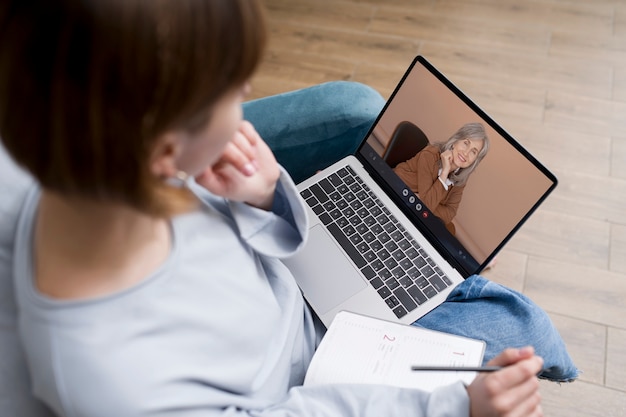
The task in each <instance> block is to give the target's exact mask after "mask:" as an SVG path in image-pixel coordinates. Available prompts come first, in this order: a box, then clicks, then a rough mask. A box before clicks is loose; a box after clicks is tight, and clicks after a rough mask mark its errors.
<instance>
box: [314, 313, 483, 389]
mask: <svg viewBox="0 0 626 417" xmlns="http://www.w3.org/2000/svg"><path fill="white" fill-rule="evenodd" d="M484 351H485V342H483V341H481V340H475V339H468V338H465V337H460V336H455V335H450V334H447V333H441V332H437V331H432V330H426V329H422V328H419V327H415V326H407V325H403V324H398V323H392V322H388V321H384V320H379V319H374V318H371V317H366V316H362V315H359V314H355V313H350V312H345V311H344V312H340V313H339V314H337V316H336V317H335V318H334V320H333V322H332V323H331V325H330V327H329V328H328V331H327V333H326V335H325V336H324V338H323V339H322V342H321V344H320V346H319V347H318V349H317V352H316V353H315V355H314V357H313V360H312V362H311V365H310V366H309V369H308V371H307V375H306V378H305V381H304V384H305V385H315V384H329V383H369V384H386V385H396V386H401V387H410V388H418V389H422V390H426V391H432V390H433V389H435V388H437V387H439V386H442V385H447V384H451V383H453V382H455V381H458V380H463V381H464V382H466V383H470V382H471V381H472V380H473V379H474V377H475V376H476V373H474V372H430V371H412V370H411V366H413V365H432V366H434V365H437V366H479V365H481V364H482V359H483V354H484Z"/></svg>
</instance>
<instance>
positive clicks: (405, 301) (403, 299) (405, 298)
mask: <svg viewBox="0 0 626 417" xmlns="http://www.w3.org/2000/svg"><path fill="white" fill-rule="evenodd" d="M393 295H395V296H396V297H397V298H398V300H400V304H402V305H403V306H404V308H406V309H407V311H413V310H415V308H416V307H417V304H416V303H415V301H414V300H413V298H412V297H411V296H410V295H409V293H407V292H406V291H405V290H404V288H402V287H398V288H396V289H395V290H393Z"/></svg>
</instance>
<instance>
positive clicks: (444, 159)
mask: <svg viewBox="0 0 626 417" xmlns="http://www.w3.org/2000/svg"><path fill="white" fill-rule="evenodd" d="M453 157H454V156H453V155H452V150H450V149H448V150H447V151H443V152H441V174H440V177H441V179H442V180H444V181H445V180H447V179H448V175H450V170H451V169H452V158H453Z"/></svg>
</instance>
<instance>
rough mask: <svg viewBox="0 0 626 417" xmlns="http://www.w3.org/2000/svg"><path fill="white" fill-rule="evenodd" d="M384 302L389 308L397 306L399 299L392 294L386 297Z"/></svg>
mask: <svg viewBox="0 0 626 417" xmlns="http://www.w3.org/2000/svg"><path fill="white" fill-rule="evenodd" d="M385 302H386V303H387V305H388V306H389V308H394V307H397V306H398V305H399V304H400V301H398V299H397V298H396V297H394V296H393V295H392V296H391V297H388V298H387V299H386V300H385Z"/></svg>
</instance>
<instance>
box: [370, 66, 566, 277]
mask: <svg viewBox="0 0 626 417" xmlns="http://www.w3.org/2000/svg"><path fill="white" fill-rule="evenodd" d="M476 123H478V124H480V125H481V126H482V128H483V129H484V132H485V134H486V136H487V140H488V142H489V146H488V150H487V153H486V154H485V156H484V158H483V159H482V160H480V162H479V163H478V165H477V166H476V167H475V169H474V170H472V171H471V173H470V174H469V176H468V177H467V180H466V183H465V186H464V187H462V188H463V189H462V192H461V193H459V189H460V188H461V187H459V188H458V189H457V190H455V193H456V194H455V197H454V200H456V203H454V204H452V203H450V204H449V205H446V204H445V202H444V203H441V204H439V206H438V207H428V206H426V204H425V203H424V201H422V199H420V190H414V189H411V187H409V186H408V185H407V183H405V182H404V181H402V180H401V179H400V177H399V176H398V175H397V174H396V171H398V170H399V169H400V167H399V166H398V165H400V164H402V163H403V162H405V161H409V160H411V159H412V158H415V157H416V155H417V153H419V152H425V151H426V148H430V152H431V153H432V152H439V151H438V148H436V147H434V146H437V145H438V144H439V143H445V142H447V141H448V140H449V139H450V138H451V137H452V136H453V135H454V134H455V133H457V131H459V129H461V127H463V126H466V125H467V124H474V125H473V126H474V127H476V125H475V124H476ZM464 131H465V130H461V131H460V132H464ZM460 140H461V142H454V143H455V146H456V147H457V150H458V149H461V147H462V146H463V144H462V141H463V138H462V136H460ZM407 142H409V143H407ZM411 142H415V143H411ZM466 143H467V142H466ZM474 143H476V142H474ZM359 153H360V155H361V157H363V158H364V159H365V160H366V161H367V163H368V164H369V165H370V166H371V168H373V170H374V171H376V172H378V174H379V175H380V176H381V177H382V178H383V179H384V180H385V182H387V183H388V184H389V185H390V187H391V188H392V189H393V191H394V193H396V194H397V200H401V201H402V202H403V203H404V204H405V205H406V208H407V209H408V211H409V212H410V213H412V214H414V216H412V217H415V218H417V219H419V220H418V221H419V225H418V226H419V228H421V229H422V230H423V228H426V229H427V231H428V232H429V233H428V234H430V235H431V236H436V239H437V240H438V242H439V244H440V245H441V247H443V248H445V249H446V250H447V251H448V253H449V254H450V255H452V256H453V257H454V258H455V260H456V263H457V265H456V266H457V267H461V268H462V269H463V270H464V271H465V272H466V273H468V274H471V273H477V272H480V270H482V269H483V268H484V267H485V266H486V264H487V263H488V261H489V260H491V258H492V257H493V256H494V255H495V253H496V252H497V251H498V250H500V249H501V248H502V246H503V245H504V243H505V242H506V241H507V240H508V239H509V238H510V237H511V236H512V234H513V233H514V232H515V231H516V230H517V229H518V228H519V227H520V226H521V225H522V223H523V222H524V221H525V220H526V219H527V218H528V216H529V215H530V213H531V212H532V211H534V210H535V209H536V208H537V206H538V205H539V203H540V202H541V201H543V199H545V198H546V197H547V195H548V194H549V193H550V192H551V191H552V190H553V189H554V187H555V186H556V178H555V177H554V175H552V174H551V173H550V172H549V171H548V170H547V169H546V168H545V167H544V166H543V165H541V164H540V163H539V162H538V161H536V160H535V159H534V158H533V157H532V156H531V155H530V154H529V153H528V152H527V151H525V150H524V149H523V148H522V147H521V145H520V144H519V143H518V142H516V141H515V140H514V139H513V138H512V137H511V136H510V135H508V134H507V133H506V131H504V130H503V129H502V128H501V127H499V126H498V125H497V124H496V123H495V121H493V120H492V119H491V118H489V116H487V115H486V114H485V113H484V112H482V110H480V108H478V107H477V106H476V105H475V104H474V103H473V102H471V101H470V99H469V98H467V97H466V96H465V95H464V94H463V93H461V92H460V91H459V90H458V89H457V88H455V87H454V86H452V84H451V83H450V82H449V81H448V80H447V79H446V78H445V77H444V76H443V75H442V74H440V73H439V72H438V71H437V70H435V69H434V68H433V67H432V66H431V65H430V64H428V62H426V61H425V60H424V59H423V58H422V57H418V58H416V61H415V62H414V64H413V66H412V67H411V68H410V69H409V71H408V72H407V74H405V77H404V79H403V82H402V83H401V85H400V86H399V87H398V88H397V89H396V91H395V92H394V94H393V96H392V99H391V100H390V101H389V102H388V104H387V107H386V109H385V111H384V112H383V114H382V115H381V116H380V117H379V119H378V121H377V123H375V125H374V127H373V128H372V130H371V131H370V136H369V137H368V139H367V141H365V143H364V144H363V145H362V146H361V148H360V149H359ZM463 155H464V156H465V157H467V155H466V154H465V153H464V154H463ZM422 160H432V157H431V158H430V159H429V158H419V159H415V160H414V161H422ZM404 166H405V168H406V166H407V163H405V165H404ZM411 166H412V169H415V168H416V167H417V170H416V172H415V175H416V176H417V175H421V177H420V178H421V180H420V181H419V183H420V184H422V183H424V182H427V181H426V179H425V176H424V174H423V172H425V171H429V170H433V169H435V170H437V167H435V168H433V167H431V166H429V167H422V166H420V165H419V164H417V163H415V162H414V163H412V164H411ZM420 168H422V169H420ZM394 170H395V171H394ZM409 171H410V170H409ZM410 172H411V173H410V174H407V170H406V169H405V170H404V172H403V173H402V175H403V177H404V178H409V179H410V181H407V182H414V183H417V181H413V177H410V175H413V172H412V171H410ZM416 178H418V177H416ZM435 180H438V179H437V178H436V177H435V179H431V181H435ZM414 186H415V185H414ZM454 187H455V186H454V185H452V186H451V187H449V191H448V193H450V192H452V189H454ZM424 192H426V191H424ZM459 194H460V197H459ZM459 198H460V201H459ZM432 204H435V203H432ZM435 213H441V217H439V216H437V215H436V214H435ZM444 217H445V219H444ZM450 217H451V219H450Z"/></svg>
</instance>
